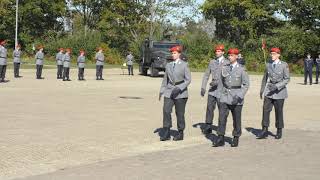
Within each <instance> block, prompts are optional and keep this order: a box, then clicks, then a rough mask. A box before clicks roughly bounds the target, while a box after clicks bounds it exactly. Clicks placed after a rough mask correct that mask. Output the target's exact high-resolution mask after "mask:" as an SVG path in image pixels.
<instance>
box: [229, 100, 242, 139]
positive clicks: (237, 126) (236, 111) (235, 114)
mask: <svg viewBox="0 0 320 180" xmlns="http://www.w3.org/2000/svg"><path fill="white" fill-rule="evenodd" d="M230 106H231V113H232V119H233V131H232V135H233V136H236V137H240V136H241V134H242V131H241V112H242V107H243V106H242V105H230Z"/></svg>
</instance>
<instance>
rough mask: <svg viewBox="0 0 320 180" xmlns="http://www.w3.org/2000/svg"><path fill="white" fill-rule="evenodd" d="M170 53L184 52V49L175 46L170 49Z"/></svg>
mask: <svg viewBox="0 0 320 180" xmlns="http://www.w3.org/2000/svg"><path fill="white" fill-rule="evenodd" d="M170 51H171V52H173V51H177V52H179V53H181V52H182V47H181V46H173V47H172V48H170Z"/></svg>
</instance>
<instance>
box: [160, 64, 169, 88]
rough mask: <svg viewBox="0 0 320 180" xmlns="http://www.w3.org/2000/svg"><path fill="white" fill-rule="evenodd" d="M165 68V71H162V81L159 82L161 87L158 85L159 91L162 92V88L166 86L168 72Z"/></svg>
mask: <svg viewBox="0 0 320 180" xmlns="http://www.w3.org/2000/svg"><path fill="white" fill-rule="evenodd" d="M167 72H168V71H167V68H166V71H165V73H164V76H163V79H162V83H161V87H160V93H161V94H163V93H164V90H165V89H166V86H167V84H168V74H167Z"/></svg>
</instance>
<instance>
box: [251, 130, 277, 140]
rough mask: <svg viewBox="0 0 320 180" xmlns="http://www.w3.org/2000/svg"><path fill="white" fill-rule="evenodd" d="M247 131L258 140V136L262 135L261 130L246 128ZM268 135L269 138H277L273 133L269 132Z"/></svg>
mask: <svg viewBox="0 0 320 180" xmlns="http://www.w3.org/2000/svg"><path fill="white" fill-rule="evenodd" d="M246 130H247V131H248V132H250V133H251V134H253V135H255V136H256V138H257V137H258V135H259V134H260V133H261V131H262V130H261V129H256V128H253V127H246ZM268 135H269V136H272V137H276V135H275V134H273V133H272V132H270V131H268Z"/></svg>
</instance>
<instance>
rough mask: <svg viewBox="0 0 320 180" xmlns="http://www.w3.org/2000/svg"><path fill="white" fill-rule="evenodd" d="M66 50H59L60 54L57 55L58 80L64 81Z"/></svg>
mask: <svg viewBox="0 0 320 180" xmlns="http://www.w3.org/2000/svg"><path fill="white" fill-rule="evenodd" d="M63 52H64V49H63V48H59V52H58V53H57V55H56V61H57V79H62V70H63V62H62V61H63V56H64V54H63Z"/></svg>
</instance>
